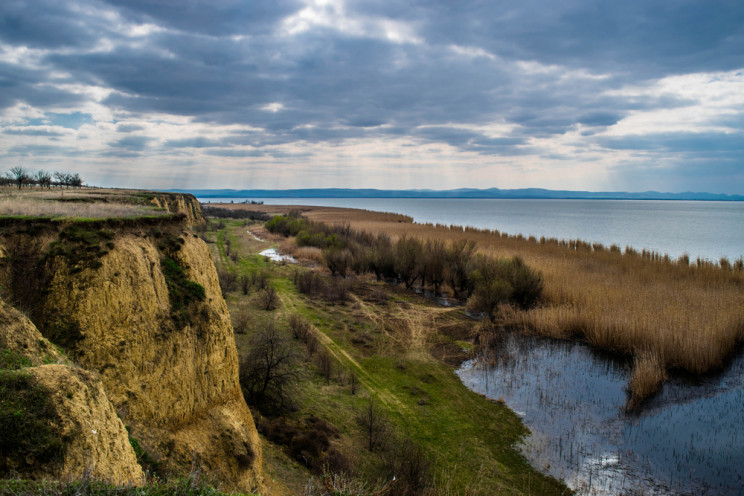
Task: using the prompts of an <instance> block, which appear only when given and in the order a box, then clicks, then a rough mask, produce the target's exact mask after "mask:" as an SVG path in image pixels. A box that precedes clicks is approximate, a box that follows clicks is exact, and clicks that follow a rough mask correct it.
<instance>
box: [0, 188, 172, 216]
mask: <svg viewBox="0 0 744 496" xmlns="http://www.w3.org/2000/svg"><path fill="white" fill-rule="evenodd" d="M126 198H127V197H124V196H121V195H118V194H115V195H109V196H108V197H103V196H101V194H100V193H96V190H93V191H90V192H68V191H66V190H57V191H29V192H21V193H19V192H16V191H12V190H5V191H0V215H8V216H33V217H60V218H111V217H139V216H146V215H148V216H151V215H164V214H167V213H168V212H166V211H163V210H157V209H155V208H153V207H148V206H146V205H136V204H133V203H132V202H131V200H129V201H127V200H126Z"/></svg>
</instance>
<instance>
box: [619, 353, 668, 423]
mask: <svg viewBox="0 0 744 496" xmlns="http://www.w3.org/2000/svg"><path fill="white" fill-rule="evenodd" d="M666 379H667V373H666V369H665V368H664V361H663V360H662V359H661V358H659V355H657V354H656V353H654V352H653V351H651V350H647V349H646V350H642V351H640V352H638V353H636V355H635V356H634V358H633V371H632V372H631V375H630V380H629V381H628V391H629V393H630V398H629V400H628V404H627V405H626V407H625V409H626V410H628V411H632V410H636V409H637V408H638V407H639V406H640V405H641V403H643V402H644V401H645V400H647V399H648V398H650V397H651V396H653V395H654V394H656V392H657V391H658V390H659V388H660V387H661V386H662V384H664V381H666Z"/></svg>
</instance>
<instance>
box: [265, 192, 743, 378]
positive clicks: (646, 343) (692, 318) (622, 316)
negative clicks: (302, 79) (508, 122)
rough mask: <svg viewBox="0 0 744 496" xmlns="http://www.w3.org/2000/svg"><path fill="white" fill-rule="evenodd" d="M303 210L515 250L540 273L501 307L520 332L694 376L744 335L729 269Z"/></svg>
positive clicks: (715, 364)
mask: <svg viewBox="0 0 744 496" xmlns="http://www.w3.org/2000/svg"><path fill="white" fill-rule="evenodd" d="M271 207H272V208H275V207H274V206H271ZM293 208H295V209H297V208H298V207H296V206H295V207H293ZM303 210H304V214H305V215H306V216H307V217H308V218H309V219H311V220H318V221H323V222H327V223H330V224H341V223H349V224H350V225H351V226H352V227H353V228H354V229H357V230H363V231H369V232H372V233H378V232H384V233H387V234H389V235H390V236H392V237H393V238H397V237H400V236H403V235H409V236H416V237H418V238H421V239H449V240H458V239H467V240H474V241H475V242H476V243H477V245H478V249H479V250H480V251H481V252H483V253H486V254H490V255H494V256H515V255H519V256H521V257H522V258H523V259H524V260H525V262H527V264H529V265H530V266H531V267H534V268H535V269H537V270H539V271H541V272H542V274H543V276H544V281H545V289H544V293H543V294H544V301H543V304H542V305H540V306H539V307H538V308H535V309H533V310H530V311H526V312H522V311H513V312H505V313H504V316H505V317H504V318H505V319H506V324H508V325H511V326H513V327H517V328H520V329H523V330H525V331H528V332H534V333H538V334H542V335H547V336H553V337H557V338H562V339H569V338H579V339H583V340H585V341H586V342H588V343H589V344H590V345H592V346H595V347H597V348H601V349H605V350H609V351H613V352H616V353H620V354H624V355H628V356H631V355H633V354H634V353H635V351H636V350H641V349H644V350H649V351H650V352H652V353H653V354H654V355H655V356H657V357H660V358H659V360H661V363H662V364H663V368H664V369H675V368H676V369H684V370H687V371H689V372H692V373H696V374H701V373H705V372H709V371H714V370H717V369H720V368H721V367H723V366H724V365H725V363H726V360H727V359H728V357H729V356H730V355H731V353H733V351H734V350H735V348H736V345H737V343H740V342H742V341H744V304H742V302H744V271H742V270H740V269H739V270H736V269H734V268H733V267H732V266H731V265H728V266H726V265H725V264H724V267H719V266H718V265H714V264H712V263H701V264H692V265H687V264H686V263H681V262H675V261H671V260H669V259H668V258H665V257H663V256H660V255H658V254H645V256H643V255H641V254H637V253H633V252H630V253H625V254H623V253H621V252H620V251H619V250H617V249H616V250H614V251H613V250H610V249H608V248H605V247H601V246H596V247H592V246H590V245H587V244H585V243H581V242H578V243H577V242H558V241H556V240H539V241H538V240H535V239H525V238H523V237H521V236H506V235H504V234H501V233H498V232H496V231H486V230H478V229H470V228H467V229H463V228H461V227H455V226H440V225H431V224H413V223H410V222H398V221H397V220H396V221H392V222H391V221H389V220H385V217H383V216H382V215H384V214H377V213H374V212H367V211H362V210H353V209H328V208H326V207H318V208H317V209H314V208H312V207H303Z"/></svg>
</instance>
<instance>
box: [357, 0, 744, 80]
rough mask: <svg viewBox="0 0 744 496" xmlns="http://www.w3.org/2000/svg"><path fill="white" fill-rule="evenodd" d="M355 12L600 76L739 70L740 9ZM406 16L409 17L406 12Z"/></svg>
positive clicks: (727, 1) (573, 5) (659, 5)
mask: <svg viewBox="0 0 744 496" xmlns="http://www.w3.org/2000/svg"><path fill="white" fill-rule="evenodd" d="M351 5H353V8H354V9H355V10H356V11H357V12H360V13H365V14H374V15H384V16H389V17H392V18H397V19H401V20H403V19H410V18H411V16H415V17H416V18H417V19H419V20H420V21H421V26H422V27H421V30H422V33H423V34H424V35H425V37H426V38H427V39H428V40H432V41H433V42H439V43H443V44H446V43H454V44H459V45H473V46H479V47H482V48H485V49H487V50H489V51H492V52H494V53H499V54H502V55H504V56H507V57H513V58H518V59H521V60H537V61H540V62H542V63H546V64H564V65H568V66H572V67H587V66H590V67H594V68H597V69H601V70H602V71H609V70H612V71H617V70H620V71H621V72H623V71H628V70H632V71H633V72H635V73H637V71H639V70H640V71H642V72H643V73H644V74H645V75H647V76H648V75H650V74H654V73H655V74H657V75H659V74H667V73H669V72H673V73H680V72H696V71H702V70H705V71H710V70H730V69H737V68H739V67H741V66H742V57H743V56H744V54H743V53H742V50H741V47H742V45H743V44H744V3H742V2H741V1H739V0H721V1H699V0H680V1H675V2H667V1H658V0H656V1H649V0H625V1H623V2H607V1H605V0H583V1H578V2H546V1H545V0H523V1H520V2H512V1H509V0H498V1H491V2H482V1H480V0H469V1H468V0H466V1H462V2H428V1H418V2H413V5H409V2H405V3H400V2H365V1H361V0H358V1H354V2H352V4H351ZM412 12H414V14H412Z"/></svg>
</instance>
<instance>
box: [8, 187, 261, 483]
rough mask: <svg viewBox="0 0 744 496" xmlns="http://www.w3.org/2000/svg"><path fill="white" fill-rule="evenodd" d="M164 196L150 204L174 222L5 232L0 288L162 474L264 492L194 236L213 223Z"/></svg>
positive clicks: (228, 334)
mask: <svg viewBox="0 0 744 496" xmlns="http://www.w3.org/2000/svg"><path fill="white" fill-rule="evenodd" d="M161 196H162V195H160V194H155V196H154V197H153V203H157V204H158V205H160V206H161V207H165V208H167V209H169V211H170V212H171V213H173V214H177V215H175V216H170V217H168V218H162V219H155V220H153V219H150V220H147V221H145V220H143V221H141V222H139V221H137V219H133V220H132V219H129V220H127V221H126V222H122V221H121V220H120V219H118V220H115V221H106V220H100V221H99V220H96V221H77V220H70V221H59V222H45V223H37V224H34V222H33V221H30V222H28V223H25V224H24V223H13V224H12V225H9V226H5V227H4V228H3V231H2V236H0V252H1V253H0V255H2V259H1V261H0V265H2V271H0V272H1V276H0V278H1V279H2V281H0V284H2V287H3V290H4V291H5V293H6V294H5V297H6V298H7V299H8V300H9V301H10V302H12V303H13V304H14V305H16V306H17V307H18V306H20V307H23V309H24V311H25V313H27V314H28V315H29V316H30V317H31V320H32V321H33V323H34V324H35V325H36V327H38V329H39V331H40V332H41V334H43V336H44V337H45V338H47V339H49V340H50V341H51V342H52V343H54V344H56V345H59V346H61V347H62V349H63V350H64V351H65V353H66V354H67V355H68V356H69V357H70V359H71V360H72V361H74V362H75V363H76V364H77V365H79V366H80V367H81V368H83V369H85V370H86V371H90V372H92V373H94V374H95V376H96V377H100V383H101V384H102V387H103V391H105V395H106V397H107V399H108V401H109V402H110V404H111V405H112V408H113V410H114V411H115V412H116V414H118V417H119V418H120V419H121V421H122V422H123V423H124V424H125V425H126V426H127V427H128V428H129V431H130V434H131V436H132V437H134V438H136V439H137V440H138V442H139V444H140V445H141V446H142V447H143V448H144V449H145V450H146V451H147V453H148V455H149V458H151V459H153V460H154V461H155V465H154V466H155V467H156V469H157V471H158V472H160V473H161V475H166V474H169V473H178V474H186V473H188V472H189V471H190V470H193V469H194V468H199V469H201V470H202V471H204V472H206V473H207V474H209V475H210V476H214V477H216V479H217V481H218V482H219V485H220V486H222V487H223V488H225V489H230V490H235V489H237V490H243V491H249V490H254V489H260V488H261V486H262V478H261V473H260V467H261V450H260V442H259V439H258V435H257V433H256V429H255V426H254V424H253V419H252V417H251V414H250V411H249V410H248V407H247V406H246V404H245V401H244V400H243V396H242V392H241V389H240V385H239V382H238V357H237V351H236V348H235V342H234V339H233V332H232V326H231V324H230V318H229V315H228V312H227V307H226V305H225V302H224V300H223V298H222V294H221V291H220V288H219V284H218V280H217V273H216V270H215V267H214V264H213V263H212V259H211V256H210V253H209V249H208V247H207V246H206V245H205V244H204V242H203V241H202V240H201V239H199V238H198V237H196V235H195V234H193V233H192V232H191V231H190V226H191V225H192V224H193V223H194V222H202V221H203V220H204V217H203V215H202V214H201V210H200V209H199V205H198V203H197V202H196V200H195V199H194V198H193V197H186V196H182V195H172V194H168V195H166V196H164V197H161ZM42 368H43V367H42ZM55 371H56V369H49V371H45V372H44V373H43V376H44V377H45V378H46V377H47V376H49V377H52V376H54V375H55V373H56V372H55ZM81 374H82V375H83V376H84V377H82V378H80V377H79V378H78V379H79V380H80V382H81V383H82V382H85V379H86V378H87V376H85V374H84V373H82V372H81ZM39 377H41V375H40V376H39ZM40 380H41V379H40ZM45 380H46V379H45ZM70 380H72V379H70ZM70 389H72V390H78V389H80V387H79V386H78V385H74V386H70ZM75 394H77V393H73V396H74V395H75Z"/></svg>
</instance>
